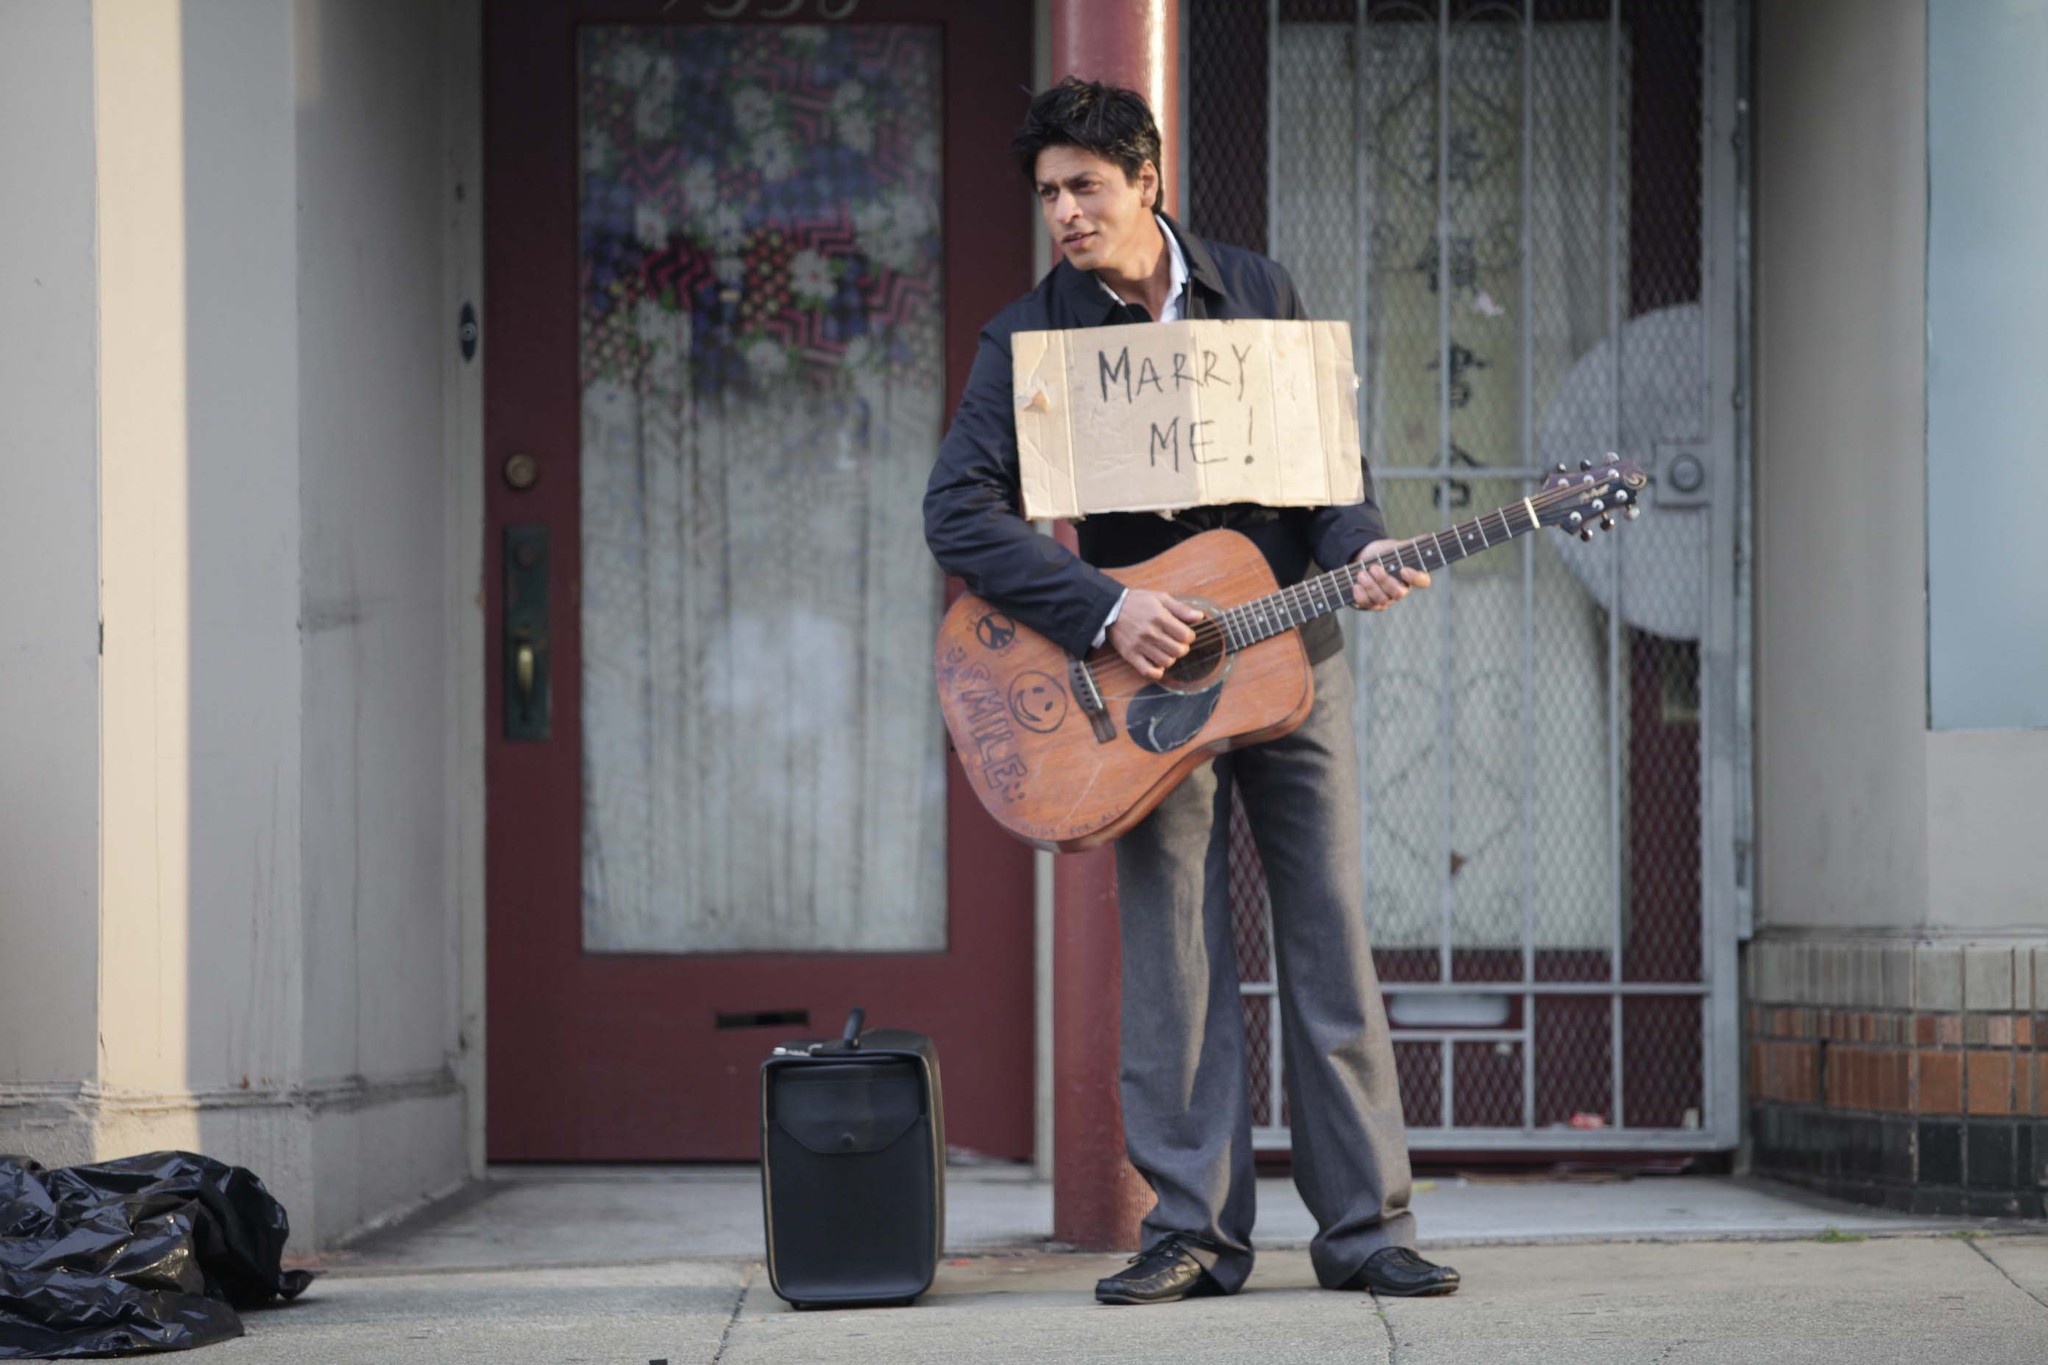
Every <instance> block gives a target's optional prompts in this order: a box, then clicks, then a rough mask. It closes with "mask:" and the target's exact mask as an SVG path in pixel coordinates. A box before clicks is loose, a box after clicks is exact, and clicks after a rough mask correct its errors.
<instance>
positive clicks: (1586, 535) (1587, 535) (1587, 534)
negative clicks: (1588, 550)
mask: <svg viewBox="0 0 2048 1365" xmlns="http://www.w3.org/2000/svg"><path fill="white" fill-rule="evenodd" d="M1579 539H1580V540H1583V541H1587V542H1588V543H1590V542H1591V541H1592V539H1593V528H1592V527H1590V526H1588V527H1585V528H1583V529H1582V530H1580V532H1579Z"/></svg>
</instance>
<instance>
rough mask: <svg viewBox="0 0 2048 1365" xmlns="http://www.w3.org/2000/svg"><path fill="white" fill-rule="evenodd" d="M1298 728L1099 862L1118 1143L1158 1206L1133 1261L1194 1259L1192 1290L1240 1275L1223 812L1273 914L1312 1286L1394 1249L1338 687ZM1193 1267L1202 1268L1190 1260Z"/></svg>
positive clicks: (1390, 1158)
mask: <svg viewBox="0 0 2048 1365" xmlns="http://www.w3.org/2000/svg"><path fill="white" fill-rule="evenodd" d="M1315 687H1316V700H1315V708H1314V710H1313V711H1311V712H1310V714H1309V718H1308V719H1307V720H1306V721H1305V722H1303V724H1302V725H1301V727H1300V728H1299V729H1297V730H1296V731H1294V733H1292V734H1290V735H1286V736H1284V737H1282V738H1280V739H1277V740H1273V741H1271V742H1269V743H1266V744H1261V745H1257V746H1255V747H1253V748H1249V749H1240V750H1237V751H1236V752H1234V753H1229V754H1225V755H1223V756H1222V757H1220V758H1218V759H1217V760H1216V761H1215V762H1214V763H1213V764H1209V765H1206V766H1204V767H1202V768H1201V769H1199V770H1197V771H1196V772H1195V773H1194V774H1193V775H1192V776H1190V777H1189V778H1188V779H1187V780H1186V781H1185V782H1183V783H1182V784H1181V785H1180V787H1179V788H1178V789H1177V790H1175V791H1174V793H1173V794H1172V795H1171V796H1169V797H1167V799H1166V800H1165V801H1164V802H1163V803H1162V804H1161V805H1160V807H1159V808H1158V809H1157V810H1156V811H1154V812H1153V813H1152V814H1151V815H1150V816H1149V817H1148V818H1147V819H1146V820H1145V821H1144V823H1142V824H1140V825H1139V826H1138V827H1137V828H1136V829H1133V830H1132V831H1131V832H1130V833H1128V834H1126V835H1124V836H1123V838H1121V839H1119V840H1118V841H1117V844H1116V851H1117V858H1116V871H1117V899H1118V904H1119V906H1120V915H1121V919H1122V932H1123V1055H1122V1093H1123V1106H1124V1136H1125V1142H1126V1145H1127V1148H1128V1150H1129V1152H1130V1158H1131V1164H1132V1165H1134V1166H1136V1167H1137V1168H1138V1172H1139V1173H1140V1174H1141V1175H1143V1176H1144V1177H1145V1179H1146V1181H1147V1182H1148V1183H1149V1184H1150V1185H1151V1187H1152V1190H1153V1193H1154V1194H1156V1195H1157V1196H1158V1199H1159V1202H1158V1204H1157V1205H1156V1206H1155V1207H1154V1208H1153V1210H1152V1212H1151V1213H1150V1214H1149V1215H1147V1217H1146V1219H1145V1229H1144V1232H1145V1245H1146V1246H1148V1247H1149V1246H1151V1245H1152V1244H1153V1243H1155V1242H1157V1241H1158V1240H1159V1239H1161V1238H1162V1237H1164V1236H1166V1235H1167V1234H1168V1233H1172V1232H1179V1233H1185V1234H1188V1235H1190V1236H1192V1237H1194V1238H1197V1239H1199V1240H1200V1241H1202V1242H1206V1243H1207V1244H1208V1246H1209V1247H1210V1248H1212V1249H1213V1251H1214V1254H1215V1259H1214V1264H1213V1265H1211V1266H1210V1273H1211V1274H1212V1275H1214V1276H1215V1277H1216V1279H1217V1280H1218V1281H1219V1282H1220V1283H1221V1284H1222V1286H1223V1288H1225V1289H1226V1290H1233V1291H1234V1290H1236V1289H1237V1288H1238V1287H1239V1286H1240V1285H1242V1284H1243V1283H1244V1281H1245V1277H1246V1276H1247V1275H1249V1274H1250V1273H1251V1267H1252V1242H1251V1232H1252V1218H1253V1214H1254V1205H1255V1200H1256V1193H1255V1187H1254V1183H1253V1168H1252V1135H1251V1096H1250V1093H1249V1092H1248V1091H1247V1089H1246V1086H1245V1032H1244V1008H1243V1005H1242V1003H1241V1001H1240V998H1239V994H1238V979H1237V953H1236V948H1235V946H1234V940H1233V938H1232V935H1231V924H1230V871H1229V858H1228V851H1229V836H1230V819H1229V817H1230V793H1231V789H1232V787H1233V785H1234V786H1235V787H1236V789H1237V791H1238V792H1239V793H1240V794H1241V795H1242V798H1243V800H1244V804H1245V814H1246V815H1247V816H1248V817H1249V819H1250V822H1251V828H1252V832H1253V835H1254V836H1255V838H1256V839H1257V841H1258V845H1259V855H1260V857H1261V858H1262V859H1263V861H1264V862H1265V866H1266V879H1267V884H1268V886H1269V888H1270V889H1271V892H1272V899H1273V938H1274V948H1275V951H1276V954H1277V964H1278V969H1279V977H1278V981H1279V993H1280V1019H1281V1030H1282V1038H1283V1045H1284V1048H1285V1054H1284V1059H1285V1063H1286V1082H1287V1100H1288V1108H1289V1110H1290V1125H1291V1128H1292V1132H1293V1139H1294V1183H1295V1185H1296V1187H1297V1188H1298V1189H1299V1190H1300V1191H1301V1197H1302V1200H1303V1202H1305V1203H1306V1204H1307V1205H1308V1209H1309V1212H1310V1213H1312V1214H1313V1215H1314V1216H1315V1220H1316V1226H1317V1228H1318V1229H1319V1231H1318V1232H1317V1234H1316V1238H1315V1241H1314V1242H1313V1243H1311V1244H1310V1248H1309V1250H1310V1256H1311V1259H1312V1260H1313V1261H1314V1263H1315V1269H1316V1278H1317V1279H1319V1280H1320V1281H1321V1282H1322V1283H1323V1284H1325V1285H1328V1286H1332V1287H1334V1286H1337V1285H1339V1284H1342V1283H1343V1282H1344V1281H1345V1280H1346V1279H1347V1278H1349V1277H1350V1276H1351V1274H1352V1273H1353V1272H1355V1271H1356V1270H1357V1269H1358V1268H1359V1266H1361V1265H1363V1264H1364V1263H1365V1259H1366V1257H1368V1256H1370V1255H1372V1253H1374V1252H1375V1251H1378V1250H1380V1249H1381V1248H1382V1247H1387V1246H1413V1245H1414V1244H1415V1220H1414V1217H1413V1215H1411V1214H1410V1213H1409V1212H1408V1194H1409V1174H1408V1143H1407V1130H1406V1128H1405V1126H1404V1124H1403V1121H1402V1117H1401V1094H1400V1086H1399V1084H1398V1083H1397V1081H1396V1078H1395V1074H1394V1050H1393V1046H1392V1044H1391V1043H1390V1042H1389V1040H1388V1037H1387V1016H1386V1009H1385V1007H1384V1006H1383V1004H1382V1003H1381V1000H1380V990H1379V978H1378V976H1377V975H1376V974H1375V973H1374V971H1373V965H1372V952H1371V946H1370V944H1369V943H1368V942H1367V939H1366V932H1365V880H1364V874H1363V870H1362V867H1361V864H1360V859H1359V849H1358V759H1357V752H1356V750H1355V749H1354V748H1353V741H1352V725H1351V697H1352V685H1351V669H1350V665H1349V664H1348V663H1347V662H1346V661H1345V658H1344V656H1343V655H1342V654H1341V653H1340V654H1336V655H1333V656H1331V657H1330V658H1328V659H1325V660H1324V661H1323V662H1322V663H1319V664H1317V665H1316V666H1315ZM1208 1259H1209V1257H1208V1256H1207V1255H1203V1260H1204V1261H1205V1262H1206V1261H1208Z"/></svg>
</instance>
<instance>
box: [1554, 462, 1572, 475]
mask: <svg viewBox="0 0 2048 1365" xmlns="http://www.w3.org/2000/svg"><path fill="white" fill-rule="evenodd" d="M1557 472H1558V473H1560V474H1568V473H1570V472H1571V471H1570V470H1568V469H1566V468H1565V467H1564V462H1563V461H1562V460H1560V461H1558V465H1557Z"/></svg>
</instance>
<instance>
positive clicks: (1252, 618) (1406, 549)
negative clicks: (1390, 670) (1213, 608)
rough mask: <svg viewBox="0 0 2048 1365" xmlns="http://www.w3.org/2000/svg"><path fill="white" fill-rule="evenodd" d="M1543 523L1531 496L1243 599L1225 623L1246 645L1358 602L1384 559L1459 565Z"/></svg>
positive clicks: (1390, 566)
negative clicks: (1355, 593)
mask: <svg viewBox="0 0 2048 1365" xmlns="http://www.w3.org/2000/svg"><path fill="white" fill-rule="evenodd" d="M1541 525H1542V523H1541V522H1540V521H1539V520H1538V519H1537V516H1536V508H1535V506H1534V505H1533V504H1532V503H1531V501H1530V500H1529V499H1528V498H1524V499H1522V500H1521V501H1520V502H1512V503H1509V504H1508V505H1507V506H1505V507H1500V508H1496V509H1495V510H1493V511H1491V512H1488V513H1486V514H1484V515H1483V516H1477V517H1474V518H1472V520H1470V521H1464V522H1460V523H1458V524H1457V525H1456V526H1450V527H1446V528H1445V529H1443V530H1441V531H1438V532H1435V533H1434V534H1432V535H1426V536H1416V537H1415V538H1414V539H1413V540H1404V541H1401V542H1400V543H1399V544H1397V545H1395V546H1394V547H1393V548H1392V549H1390V550H1388V551H1386V552H1385V553H1383V554H1380V555H1378V556H1376V557H1375V558H1373V559H1368V560H1360V561H1359V562H1358V563H1355V564H1346V565H1345V566H1344V567H1342V568H1340V569H1332V570H1330V572H1328V573H1326V574H1320V575H1318V576H1316V577H1314V578H1307V579H1303V580H1302V581H1301V582H1299V583H1297V584H1295V585H1294V586H1293V587H1291V588H1282V589H1281V590H1280V591H1279V592H1276V593H1271V594H1269V595H1267V596H1265V597H1261V598H1257V599H1255V600H1253V601H1250V602H1246V603H1243V604H1242V605H1240V606H1235V607H1231V608H1229V609H1227V610H1226V611H1224V612H1223V613H1222V621H1223V628H1224V631H1225V633H1226V635H1227V636H1228V638H1229V640H1230V643H1231V645H1232V647H1233V648H1237V649H1242V648H1244V647H1245V646H1247V645H1255V644H1257V643H1258V642H1259V641H1261V640H1268V639H1271V638H1272V637H1273V636H1275V635H1278V634H1280V633H1281V632H1282V631H1287V630H1294V629H1297V628H1298V627H1301V626H1305V625H1307V624H1308V623H1309V622H1311V621H1313V620H1315V619H1317V618H1318V617H1322V616H1328V615H1329V614H1330V613H1332V612H1334V611H1340V610H1342V609H1343V608H1345V607H1348V606H1350V605H1351V604H1352V597H1351V589H1352V585H1353V584H1355V583H1356V582H1357V581H1358V579H1359V578H1360V577H1361V576H1362V575H1363V574H1364V573H1365V571H1366V569H1367V568H1368V567H1369V566H1371V565H1373V564H1378V565H1380V566H1381V567H1382V568H1384V569H1386V570H1387V571H1388V572H1389V573H1394V574H1398V573H1399V571H1400V570H1401V569H1403V568H1409V569H1420V570H1422V571H1423V572H1425V573H1428V572H1432V571H1434V570H1436V569H1441V568H1443V567H1444V566H1445V565H1447V564H1455V563H1457V562H1458V561H1459V560H1461V559H1464V558H1466V557H1467V556H1469V555H1476V554H1478V553H1479V552H1480V551H1481V550H1490V549H1492V548H1493V547H1494V546H1496V545H1505V544H1507V543H1508V542H1509V541H1511V540H1513V539H1514V538H1515V537H1516V536H1522V535H1527V534H1528V533H1529V532H1531V531H1534V530H1537V529H1539V528H1540V527H1541Z"/></svg>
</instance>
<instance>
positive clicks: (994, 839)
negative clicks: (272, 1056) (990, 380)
mask: <svg viewBox="0 0 2048 1365" xmlns="http://www.w3.org/2000/svg"><path fill="white" fill-rule="evenodd" d="M486 30H487V31H486V46H485V54H486V58H485V59H486V70H487V76H486V87H487V93H486V101H487V102H486V127H487V138H488V143H487V156H486V169H487V174H486V192H487V207H488V213H487V215H486V221H487V250H488V262H487V294H486V335H487V338H488V344H487V350H486V358H487V361H488V367H487V379H486V402H487V412H486V424H485V426H486V430H485V441H486V468H487V477H488V480H489V486H488V488H487V491H486V498H485V503H486V514H487V517H488V519H489V526H488V528H487V535H486V547H487V548H486V560H487V562H486V565H485V583H486V590H487V598H488V604H489V615H490V621H491V630H492V636H491V641H490V655H489V657H490V658H491V660H492V666H491V670H490V679H489V684H488V697H489V709H488V716H489V720H488V725H489V727H490V729H489V740H488V745H487V752H486V773H487V784H488V817H489V829H488V849H489V852H488V861H489V866H488V883H487V899H488V919H487V924H488V944H487V948H488V962H489V966H488V1008H489V1029H490V1050H489V1057H490V1063H489V1117H488V1133H489V1152H490V1156H491V1158H492V1159H493V1160H509V1161H527V1160H589V1161H600V1160H602V1161H618V1160H704V1159H713V1160H718V1159H750V1158H753V1157H754V1156H756V1155H757V1152H758V1132H757V1117H756V1116H757V1112H758V1110H757V1099H756V1085H757V1079H756V1077H757V1073H758V1069H759V1065H760V1062H761V1060H762V1058H763V1057H764V1056H765V1055H766V1053H767V1051H768V1049H769V1048H770V1047H771V1046H772V1045H773V1044H774V1043H776V1042H779V1041H782V1040H784V1039H786V1038H791V1037H804V1036H819V1035H829V1034H836V1033H837V1031H838V1028H839V1025H840V1023H841V1021H842V1020H843V1019H844V1017H845V1015H846V1012H847V1010H848V1008H849V1007H851V1006H853V1005H862V1006H865V1007H866V1008H867V1010H868V1015H869V1019H870V1021H871V1022H872V1023H878V1024H880V1023H887V1024H891V1025H901V1026H906V1027H911V1028H916V1029H921V1030H923V1031H926V1032H928V1033H930V1034H932V1035H933V1036H934V1037H935V1038H936V1039H937V1040H938V1044H939V1047H940V1051H941V1055H942V1057H943V1059H944V1065H945V1087H946V1088H945V1095H946V1100H947V1104H946V1124H947V1136H948V1140H949V1142H951V1143H952V1144H953V1145H955V1146H959V1147H965V1148H971V1149H974V1150H978V1151H981V1152H985V1153H989V1154H992V1155H999V1156H1004V1157H1024V1156H1027V1155H1028V1154H1029V1151H1030V1146H1031V1101H1032V1083H1031V1034H1032V1029H1031V963H1032V944H1031V896H1030V882H1031V874H1030V859H1029V853H1028V850H1025V849H1024V848H1022V847H1021V846H1020V845H1016V844H1013V843H1012V842H1010V841H1009V840H1007V839H1005V838H1004V837H1002V836H1001V834H1000V833H999V832H998V831H996V830H995V828H994V826H993V825H991V824H990V823H989V822H988V821H987V820H986V818H985V817H984V816H983V815H982V813H981V811H980V809H979V807H978V805H977V804H976V802H975V801H974V799H973V797H972V795H971V793H970V792H969V791H968V789H967V787H966V785H965V782H964V779H963V777H962V774H961V773H960V771H959V768H958V764H957V761H956V760H954V759H953V758H952V757H951V756H950V755H948V754H946V753H945V752H944V749H943V747H942V741H940V740H939V739H938V738H937V737H936V736H937V733H938V732H937V729H936V727H937V726H938V720H937V714H936V711H935V710H933V711H930V712H929V713H928V719H929V728H928V727H927V723H926V722H927V712H926V711H924V710H922V709H921V708H922V707H924V706H925V700H924V699H925V697H926V696H927V695H928V694H929V692H930V689H931V681H930V674H929V669H928V654H927V655H926V656H925V658H924V659H916V658H915V655H916V654H917V653H918V651H919V650H920V649H922V650H927V651H928V648H929V634H928V630H929V622H930V621H932V620H935V619H936V611H937V598H938V595H939V591H940V588H939V578H938V574H937V570H936V569H935V568H934V567H932V565H931V564H930V561H929V558H928V557H923V558H922V559H921V561H920V556H921V555H922V543H921V539H920V538H919V537H918V535H917V529H916V528H917V514H916V506H915V502H916V495H917V492H918V490H919V489H920V488H921V484H922V478H923V475H924V473H925V472H926V471H927V470H928V469H929V467H930V462H931V459H932V456H933V453H934V449H933V443H934V442H935V440H936V434H937V431H938V430H939V429H940V424H941V423H942V422H943V417H944V416H945V415H949V414H950V412H951V410H952V406H953V404H954V403H955V402H956V401H957V399H958V395H959V392H960V389H961V386H962V384H963V383H964V382H965V380H966V376H967V371H968V367H969V365H970V363H971V361H972V358H973V354H974V346H975V338H976V334H977V331H978V329H979V327H980V326H981V324H982V323H983V322H984V321H985V320H986V319H988V318H989V317H990V316H992V315H993V314H994V313H995V312H996V311H997V310H998V309H999V308H1000V307H1001V306H1002V305H1003V304H1005V303H1007V302H1008V301H1009V300H1010V299H1012V298H1014V297H1015V296H1016V295H1017V294H1018V293H1020V292H1021V291H1022V290H1023V289H1024V288H1026V287H1028V285H1029V282H1030V281H1029V272H1030V235H1029V233H1030V218H1029V216H1028V215H1029V206H1028V200H1027V199H1026V197H1025V195H1026V190H1025V187H1024V186H1023V185H1022V184H1021V183H1020V179H1019V177H1018V175H1017V173H1016V171H1015V169H1014V168H1013V167H1012V166H1011V164H1010V163H1009V161H1008V158H1007V155H1006V152H1005V148H1006V144H1007V141H1008V137H1009V134H1010V132H1011V129H1012V127H1013V125H1014V123H1015V121H1016V119H1017V117H1018V115H1019V114H1020V112H1021V108H1022V103H1023V96H1022V95H1021V93H1019V90H1020V87H1021V86H1023V85H1024V84H1026V83H1027V82H1028V80H1029V78H1030V70H1029V60H1030V50H1031V33H1030V7H1029V5H1028V4H1024V3H1003V4H980V3H978V4H973V5H962V4H957V3H948V0H712V2H711V3H706V2H705V0H683V2H682V3H680V4H678V3H675V0H611V2H610V3H599V2H598V0H588V2H587V3H576V2H575V0H551V2H549V3H540V2H539V0H521V2H519V3H510V2H507V3H497V4H493V5H491V6H490V8H489V10H488V15H487V19H486ZM920 641H921V643H920ZM913 664H914V665H915V666H912V665H913ZM941 834H942V836H943V839H942V843H943V849H942V850H941V838H940V835H941Z"/></svg>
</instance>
